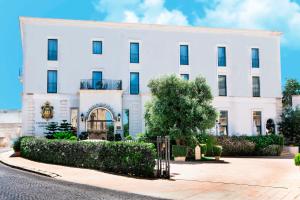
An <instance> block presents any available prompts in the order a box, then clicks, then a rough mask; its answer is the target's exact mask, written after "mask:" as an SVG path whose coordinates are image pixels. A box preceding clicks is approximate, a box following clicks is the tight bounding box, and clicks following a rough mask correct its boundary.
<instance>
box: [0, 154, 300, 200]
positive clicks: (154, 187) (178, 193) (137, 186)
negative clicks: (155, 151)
mask: <svg viewBox="0 0 300 200" xmlns="http://www.w3.org/2000/svg"><path fill="white" fill-rule="evenodd" d="M11 154H12V152H5V153H1V154H0V161H1V162H3V163H6V164H8V165H12V166H15V167H18V168H25V169H26V170H29V171H36V172H38V173H41V174H44V175H47V176H50V177H53V178H56V179H60V180H64V181H70V182H75V183H79V184H87V185H91V186H96V187H101V188H107V189H112V190H119V191H124V192H129V193H136V194H142V195H147V196H154V197H160V198H168V199H200V198H201V199H230V200H231V199H300V170H299V168H298V167H295V166H294V165H293V162H292V161H293V160H292V159H261V158H225V160H226V161H227V162H229V163H228V164H209V163H208V164H207V163H205V164H201V163H183V164H180V163H172V164H171V175H172V179H171V180H163V179H155V180H147V179H139V178H132V177H126V176H119V175H114V174H109V173H103V172H100V171H97V170H91V169H81V168H73V167H65V166H59V165H52V164H45V163H39V162H34V161H30V160H27V159H24V158H21V157H9V156H10V155H11Z"/></svg>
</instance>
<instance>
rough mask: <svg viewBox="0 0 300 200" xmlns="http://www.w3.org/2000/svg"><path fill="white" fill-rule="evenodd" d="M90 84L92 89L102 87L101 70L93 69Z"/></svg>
mask: <svg viewBox="0 0 300 200" xmlns="http://www.w3.org/2000/svg"><path fill="white" fill-rule="evenodd" d="M92 84H93V88H94V89H101V88H102V72H100V71H94V72H93V78H92Z"/></svg>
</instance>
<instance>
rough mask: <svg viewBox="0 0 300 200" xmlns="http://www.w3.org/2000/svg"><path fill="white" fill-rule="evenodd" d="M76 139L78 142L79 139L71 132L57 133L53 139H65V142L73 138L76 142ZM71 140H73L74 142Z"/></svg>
mask: <svg viewBox="0 0 300 200" xmlns="http://www.w3.org/2000/svg"><path fill="white" fill-rule="evenodd" d="M74 137H75V138H76V140H77V137H76V136H75V135H74V133H73V132H70V131H63V132H57V133H54V134H53V138H54V139H61V140H63V139H65V140H70V139H71V138H72V139H73V140H74ZM72 139H71V140H72Z"/></svg>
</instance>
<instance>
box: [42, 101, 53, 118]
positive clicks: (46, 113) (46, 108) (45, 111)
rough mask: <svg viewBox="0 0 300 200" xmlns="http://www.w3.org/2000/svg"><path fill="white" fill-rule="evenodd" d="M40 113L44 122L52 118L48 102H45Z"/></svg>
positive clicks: (51, 109)
mask: <svg viewBox="0 0 300 200" xmlns="http://www.w3.org/2000/svg"><path fill="white" fill-rule="evenodd" d="M41 109H42V111H41V114H42V118H43V119H45V120H47V121H48V120H49V119H52V118H53V106H51V105H50V102H48V101H47V102H46V103H45V104H44V105H43V106H42V107H41Z"/></svg>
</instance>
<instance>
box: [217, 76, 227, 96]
mask: <svg viewBox="0 0 300 200" xmlns="http://www.w3.org/2000/svg"><path fill="white" fill-rule="evenodd" d="M218 77H219V81H218V82H219V96H227V83H226V76H225V75H219V76H218Z"/></svg>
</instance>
